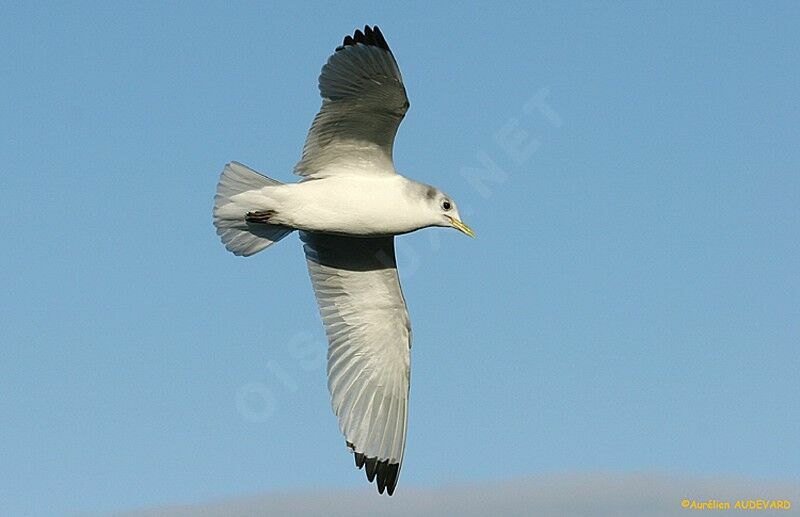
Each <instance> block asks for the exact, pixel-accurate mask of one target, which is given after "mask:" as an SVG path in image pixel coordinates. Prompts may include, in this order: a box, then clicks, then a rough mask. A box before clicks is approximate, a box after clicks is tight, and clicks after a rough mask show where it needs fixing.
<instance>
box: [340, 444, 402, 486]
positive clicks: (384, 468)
mask: <svg viewBox="0 0 800 517" xmlns="http://www.w3.org/2000/svg"><path fill="white" fill-rule="evenodd" d="M346 443H347V447H348V448H349V449H350V450H351V451H353V456H355V459H356V467H358V468H359V469H361V468H362V467H363V466H364V465H366V466H367V468H366V472H367V479H368V480H369V482H370V483H372V482H373V481H375V480H376V479H377V485H378V493H379V494H383V493H384V492H386V494H387V495H392V494H394V489H395V487H397V475H398V473H399V472H400V464H399V463H389V460H383V461H378V458H377V457H372V458H367V456H366V455H365V454H364V453H363V452H358V451H356V446H355V445H353V443H352V442H346Z"/></svg>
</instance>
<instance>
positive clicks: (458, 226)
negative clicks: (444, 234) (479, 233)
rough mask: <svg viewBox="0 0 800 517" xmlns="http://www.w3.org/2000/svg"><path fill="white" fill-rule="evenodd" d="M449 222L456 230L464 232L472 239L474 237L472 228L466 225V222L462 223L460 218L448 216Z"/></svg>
mask: <svg viewBox="0 0 800 517" xmlns="http://www.w3.org/2000/svg"><path fill="white" fill-rule="evenodd" d="M448 217H450V216H448ZM450 222H451V223H452V224H453V228H455V229H456V230H458V231H460V232H462V233H466V234H467V235H469V236H470V237H472V238H473V239H474V238H475V232H473V231H472V228H470V227H469V226H467V225H466V224H464V223H463V222H461V221H460V220H458V219H456V218H455V217H450Z"/></svg>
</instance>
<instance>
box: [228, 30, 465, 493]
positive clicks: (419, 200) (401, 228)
mask: <svg viewBox="0 0 800 517" xmlns="http://www.w3.org/2000/svg"><path fill="white" fill-rule="evenodd" d="M319 90H320V94H321V96H322V107H321V109H320V111H319V113H317V115H316V117H314V121H313V123H312V124H311V129H310V130H309V132H308V136H307V138H306V142H305V146H304V147H303V154H302V157H301V159H300V162H298V163H297V165H296V166H295V168H294V172H295V173H296V174H298V175H299V176H301V177H302V179H301V180H300V181H299V182H297V183H281V182H279V181H276V180H274V179H271V178H268V177H266V176H264V175H262V174H260V173H258V172H256V171H254V170H253V169H250V168H249V167H247V166H245V165H242V164H241V163H237V162H231V163H228V164H227V165H226V166H225V168H224V170H223V171H222V174H221V176H220V179H219V184H218V185H217V192H216V196H215V197H214V211H213V215H214V226H215V227H216V229H217V234H218V235H219V236H220V237H221V239H222V243H223V244H224V245H225V247H226V248H227V249H228V250H229V251H231V252H232V253H234V254H235V255H239V256H245V257H246V256H250V255H253V254H255V253H258V252H259V251H261V250H263V249H264V248H266V247H268V246H270V245H272V244H273V243H275V242H277V241H279V240H281V239H283V238H284V237H286V236H287V235H288V234H290V233H291V232H293V231H294V230H298V231H299V235H300V239H301V241H302V242H303V249H304V251H305V256H306V262H307V265H308V272H309V276H310V277H311V284H312V286H313V288H314V293H315V294H316V298H317V303H318V305H319V310H320V314H321V316H322V321H323V323H324V325H325V332H326V335H327V338H328V344H329V347H328V390H329V391H330V394H331V402H332V406H333V412H334V413H335V415H336V417H337V420H338V422H339V429H340V430H341V432H342V434H343V435H344V437H345V440H346V444H347V447H348V448H349V449H350V451H352V453H353V455H354V456H355V463H356V466H357V467H358V468H359V469H361V468H362V467H366V474H367V479H368V480H369V481H370V482H372V481H373V480H377V488H378V492H379V493H381V494H383V493H384V491H386V493H387V494H388V495H392V494H393V493H394V490H395V487H396V486H397V478H398V475H399V473H400V466H401V464H402V461H403V452H404V450H405V444H406V430H407V427H408V393H409V383H410V375H411V370H410V362H411V324H410V321H409V318H408V311H407V309H406V304H405V299H404V298H403V291H402V289H401V288H400V280H399V278H398V275H397V263H396V261H395V249H394V236H395V235H401V234H405V233H409V232H412V231H415V230H418V229H421V228H426V227H432V226H441V227H449V228H455V229H456V230H459V231H461V232H463V233H465V234H467V235H469V236H470V237H474V236H475V234H474V233H473V231H472V229H470V227H469V226H467V225H466V224H464V223H463V222H462V221H461V217H460V216H459V214H458V206H457V205H456V202H455V201H453V199H452V198H451V197H450V196H448V195H447V194H445V193H444V192H442V191H441V190H439V189H437V188H435V187H432V186H430V185H426V184H424V183H419V182H417V181H414V180H411V179H409V178H406V177H404V176H402V175H400V174H398V172H397V171H396V170H395V168H394V163H393V160H392V147H393V144H394V138H395V135H396V134H397V128H398V126H399V125H400V121H402V120H403V116H404V115H405V114H406V111H407V110H408V107H409V104H408V98H407V97H406V90H405V87H404V86H403V79H402V77H401V76H400V69H399V68H398V66H397V62H396V61H395V58H394V55H393V54H392V51H391V50H389V45H388V44H387V43H386V39H385V38H384V37H383V34H381V31H380V29H379V28H378V27H377V26H374V27H369V26H366V27H364V31H363V32H362V31H361V30H356V31H355V33H354V34H353V35H352V36H346V37H345V38H344V41H343V42H342V44H341V46H339V47H337V48H336V50H335V52H334V53H333V55H332V56H330V58H329V59H328V61H327V63H326V64H325V66H323V68H322V73H321V75H320V76H319Z"/></svg>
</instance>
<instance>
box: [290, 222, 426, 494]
mask: <svg viewBox="0 0 800 517" xmlns="http://www.w3.org/2000/svg"><path fill="white" fill-rule="evenodd" d="M300 238H301V239H302V240H303V242H304V243H305V245H304V249H305V252H306V261H307V263H308V271H309V273H310V275H311V283H312V284H313V286H314V292H315V293H316V295H317V302H318V303H319V309H320V313H321V314H322V320H323V322H324V324H325V332H326V333H327V335H328V342H329V344H330V346H329V348H328V389H329V390H330V392H331V399H332V403H333V411H334V413H335V414H336V417H337V418H338V420H339V428H340V429H341V431H342V433H343V434H344V436H345V439H346V440H347V445H348V446H349V447H350V448H351V449H352V450H353V452H354V453H355V460H356V465H357V466H358V468H361V467H362V466H364V464H366V466H367V477H368V478H369V480H370V481H372V480H373V479H374V478H375V476H376V474H377V478H378V491H379V492H380V493H383V491H384V489H386V490H387V491H388V493H389V495H392V493H393V492H394V488H395V486H396V485H397V476H398V474H399V471H400V464H401V462H402V461H403V450H404V449H405V442H406V427H407V423H408V387H409V376H410V359H411V358H410V349H411V326H410V322H409V319H408V312H407V311H406V304H405V300H404V299H403V293H402V291H401V289H400V281H399V279H398V277H397V269H396V264H395V255H394V238H393V237H379V238H358V237H342V236H337V235H328V234H319V233H308V232H301V233H300Z"/></svg>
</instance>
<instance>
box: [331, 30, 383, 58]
mask: <svg viewBox="0 0 800 517" xmlns="http://www.w3.org/2000/svg"><path fill="white" fill-rule="evenodd" d="M359 43H360V44H362V45H367V46H372V47H378V48H381V49H383V50H387V51H389V52H391V50H389V44H388V43H386V38H384V37H383V34H381V30H380V29H379V28H378V26H377V25H373V26H372V27H370V26H369V25H364V32H361V29H356V31H355V32H354V33H353V35H352V36H345V37H344V41H342V44H341V45H340V46H338V47H336V50H337V51H339V50H343V49H345V48H346V47H351V46H354V45H358V44H359Z"/></svg>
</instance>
